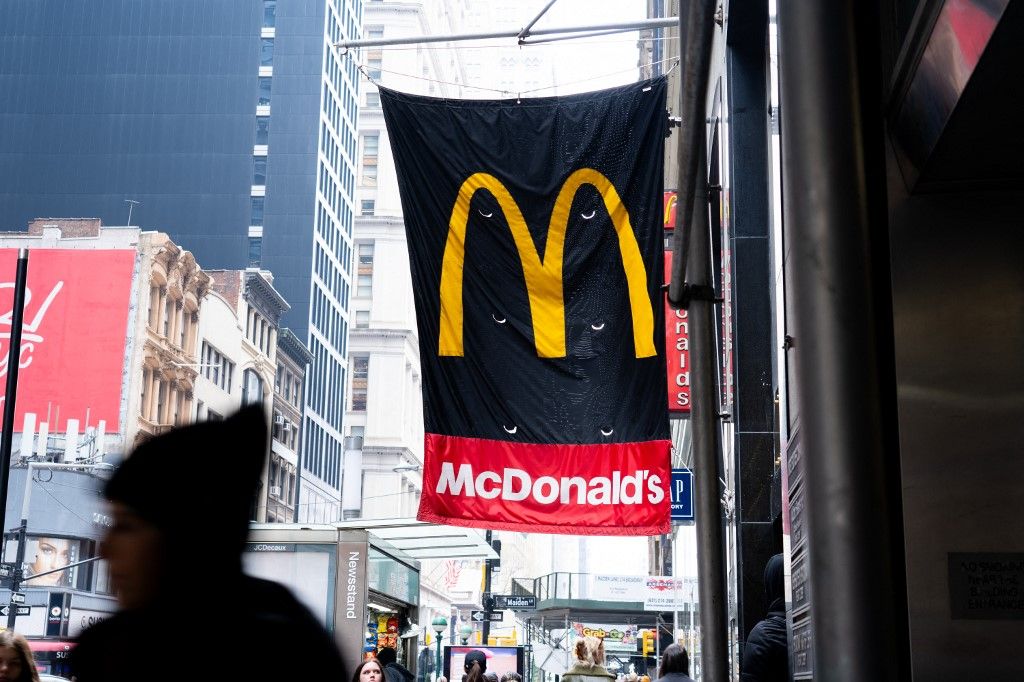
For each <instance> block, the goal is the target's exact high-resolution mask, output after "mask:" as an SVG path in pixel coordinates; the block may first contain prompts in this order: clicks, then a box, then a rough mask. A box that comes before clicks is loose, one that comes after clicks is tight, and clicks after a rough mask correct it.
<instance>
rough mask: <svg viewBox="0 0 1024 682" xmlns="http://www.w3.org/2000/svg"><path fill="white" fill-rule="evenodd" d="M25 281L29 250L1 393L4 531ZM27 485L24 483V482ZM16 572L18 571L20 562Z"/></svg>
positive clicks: (22, 264) (0, 511) (0, 518)
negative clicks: (4, 384) (2, 407)
mask: <svg viewBox="0 0 1024 682" xmlns="http://www.w3.org/2000/svg"><path fill="white" fill-rule="evenodd" d="M27 281H28V249H21V250H19V251H18V267H17V270H16V271H15V275H14V309H13V310H12V311H11V338H10V339H8V344H9V346H8V349H7V350H8V352H7V389H6V393H4V396H5V398H4V422H3V433H2V434H0V529H4V528H7V524H6V519H5V518H4V516H5V514H6V510H7V488H8V483H9V480H8V478H9V476H10V471H11V445H12V441H13V438H14V428H15V426H14V412H15V407H16V402H17V397H18V369H19V365H20V362H21V329H22V321H23V320H24V317H25V283H26V282H27ZM26 485H27V483H26ZM16 569H19V570H20V569H21V563H20V562H19V563H18V565H17V566H16Z"/></svg>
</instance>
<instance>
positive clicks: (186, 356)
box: [134, 232, 211, 443]
mask: <svg viewBox="0 0 1024 682" xmlns="http://www.w3.org/2000/svg"><path fill="white" fill-rule="evenodd" d="M139 252H140V257H141V258H140V261H141V262H140V264H139V266H140V272H141V273H144V274H145V275H146V276H147V277H143V278H141V279H142V280H143V281H142V282H140V285H141V286H145V285H148V289H149V292H148V293H149V296H148V304H149V305H148V310H147V311H145V314H144V315H140V316H139V320H140V323H143V322H144V324H145V327H144V329H141V330H139V331H140V332H141V333H140V334H138V335H137V336H136V338H137V339H139V340H140V341H141V344H139V345H140V348H139V349H138V352H139V353H141V364H142V391H141V397H140V403H139V410H138V413H137V414H138V418H137V432H136V434H135V436H134V441H135V442H136V443H137V442H138V441H139V440H141V439H142V438H145V437H147V436H151V435H156V434H159V433H162V432H163V431H165V430H167V429H169V428H171V427H173V426H175V425H179V424H184V423H188V422H190V421H192V420H193V418H194V416H195V412H194V392H193V391H194V387H195V380H196V376H197V375H198V373H199V372H198V365H199V360H198V356H197V350H198V349H197V346H198V333H199V308H200V305H201V303H202V301H203V299H204V298H206V295H207V293H208V292H209V290H210V284H211V280H210V276H209V275H208V274H206V273H205V272H203V271H202V269H201V268H200V267H199V265H198V264H197V263H196V260H195V258H194V257H193V256H192V254H191V253H190V252H188V251H185V250H183V249H182V248H181V247H179V246H178V245H177V244H175V243H174V242H172V241H171V239H170V238H169V237H168V236H167V235H166V234H163V233H160V232H144V233H142V234H141V235H140V238H139ZM140 312H141V311H140Z"/></svg>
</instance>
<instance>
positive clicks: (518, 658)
mask: <svg viewBox="0 0 1024 682" xmlns="http://www.w3.org/2000/svg"><path fill="white" fill-rule="evenodd" d="M444 649H445V652H444V658H445V666H444V668H445V671H446V674H447V677H448V680H449V682H459V680H461V679H462V676H463V675H464V674H465V670H464V667H463V666H464V665H465V661H466V654H468V653H469V652H470V651H482V652H484V656H486V657H487V672H489V673H494V674H495V675H497V676H498V679H499V680H500V679H501V676H502V675H504V674H505V673H510V672H511V673H519V674H520V675H522V674H523V670H522V668H523V666H522V653H523V652H522V649H521V648H519V647H516V646H487V647H485V646H446V647H445V648H444Z"/></svg>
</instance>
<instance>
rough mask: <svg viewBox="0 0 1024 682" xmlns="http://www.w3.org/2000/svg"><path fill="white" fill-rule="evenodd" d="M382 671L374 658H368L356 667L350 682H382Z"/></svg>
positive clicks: (378, 662)
mask: <svg viewBox="0 0 1024 682" xmlns="http://www.w3.org/2000/svg"><path fill="white" fill-rule="evenodd" d="M383 680H384V669H383V668H382V667H381V665H380V661H378V660H377V659H376V658H368V659H366V660H365V661H363V662H362V663H360V664H359V665H358V666H356V671H355V673H353V675H352V682H383Z"/></svg>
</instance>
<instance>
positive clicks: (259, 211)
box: [249, 197, 263, 225]
mask: <svg viewBox="0 0 1024 682" xmlns="http://www.w3.org/2000/svg"><path fill="white" fill-rule="evenodd" d="M249 224H250V225H262V224H263V197H253V198H252V218H251V219H250V220H249Z"/></svg>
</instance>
